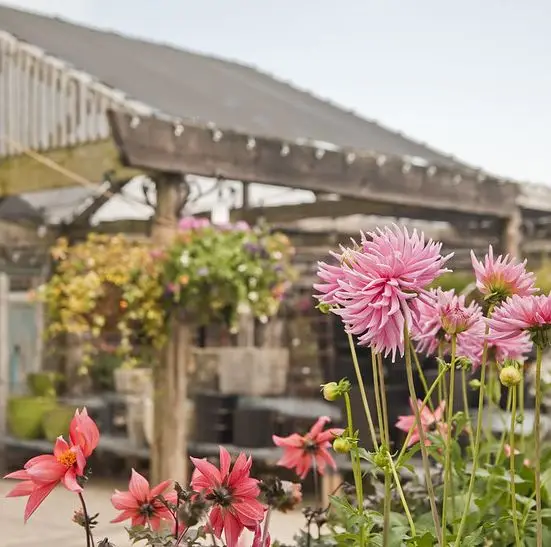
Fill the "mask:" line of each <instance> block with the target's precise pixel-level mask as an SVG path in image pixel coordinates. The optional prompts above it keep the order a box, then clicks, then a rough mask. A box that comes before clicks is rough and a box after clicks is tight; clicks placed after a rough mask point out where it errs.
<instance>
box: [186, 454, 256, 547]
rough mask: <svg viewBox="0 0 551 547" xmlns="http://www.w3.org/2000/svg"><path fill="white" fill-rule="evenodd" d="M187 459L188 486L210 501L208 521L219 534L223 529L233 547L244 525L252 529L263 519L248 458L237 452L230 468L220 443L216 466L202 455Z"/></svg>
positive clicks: (229, 545) (230, 545) (250, 462)
mask: <svg viewBox="0 0 551 547" xmlns="http://www.w3.org/2000/svg"><path fill="white" fill-rule="evenodd" d="M191 461H192V462H193V464H194V465H195V470H194V471H193V475H192V477H191V487H192V488H193V489H194V490H195V491H196V492H200V493H201V494H203V495H204V496H205V498H206V499H207V500H209V501H211V502H212V503H213V508H212V509H211V512H210V516H209V522H210V526H211V528H212V531H213V533H214V535H215V536H216V537H218V538H220V537H221V536H222V532H224V536H225V538H226V544H227V547H235V546H236V545H238V541H239V536H240V535H241V533H242V532H243V530H244V529H245V528H247V529H248V530H251V531H254V530H256V529H257V527H258V526H259V524H260V523H261V522H262V521H263V520H264V506H263V505H262V504H261V503H260V502H259V501H258V499H257V498H258V496H259V495H260V488H259V487H258V481H257V480H256V479H253V478H252V477H251V476H250V471H251V466H252V460H251V458H248V459H247V457H246V456H245V454H239V456H238V458H237V460H236V461H235V464H234V465H233V469H231V470H230V466H231V457H230V455H229V453H228V451H227V450H226V449H225V448H223V447H220V469H217V468H216V467H215V466H214V465H213V464H212V463H209V462H208V461H207V460H204V459H198V458H191Z"/></svg>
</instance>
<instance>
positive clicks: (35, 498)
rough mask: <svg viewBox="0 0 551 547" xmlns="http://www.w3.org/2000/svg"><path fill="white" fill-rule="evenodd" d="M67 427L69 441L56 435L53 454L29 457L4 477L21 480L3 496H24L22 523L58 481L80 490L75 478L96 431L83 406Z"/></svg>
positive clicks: (92, 447) (96, 438) (95, 439)
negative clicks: (21, 465) (25, 498)
mask: <svg viewBox="0 0 551 547" xmlns="http://www.w3.org/2000/svg"><path fill="white" fill-rule="evenodd" d="M69 430H70V441H71V442H70V444H69V443H68V442H67V441H65V439H63V437H58V438H57V440H56V442H55V445H54V450H53V454H42V455H40V456H36V457H34V458H31V459H30V460H29V461H28V462H27V463H26V464H25V465H24V466H23V469H21V470H19V471H15V472H14V473H10V474H9V475H6V476H5V477H4V478H5V479H16V480H20V481H22V482H20V483H19V484H17V485H16V486H15V488H13V489H12V490H10V492H8V494H7V497H8V498H15V497H27V496H28V498H29V499H28V500H27V504H26V506H25V513H24V519H25V522H26V521H27V520H29V518H30V517H31V515H32V514H33V513H34V512H35V511H36V510H37V509H38V507H39V506H40V504H41V503H42V502H43V501H44V500H45V499H46V497H47V496H48V495H49V494H50V493H51V492H52V490H53V489H54V488H55V487H56V486H57V485H58V484H63V486H65V488H67V490H70V491H71V492H75V493H80V492H82V486H81V485H80V484H79V480H78V479H79V478H81V477H83V475H84V470H85V467H86V458H88V457H89V456H90V455H91V454H92V452H93V451H94V450H95V448H96V446H97V444H98V442H99V431H98V428H97V426H96V424H95V422H94V421H93V420H92V419H91V418H90V417H89V416H88V413H87V412H86V409H85V408H84V409H83V410H82V412H79V411H78V410H77V412H76V413H75V416H74V418H73V419H72V420H71V424H70V427H69Z"/></svg>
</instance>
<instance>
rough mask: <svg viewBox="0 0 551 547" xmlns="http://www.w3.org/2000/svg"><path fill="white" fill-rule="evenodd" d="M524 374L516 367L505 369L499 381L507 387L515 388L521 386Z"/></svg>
mask: <svg viewBox="0 0 551 547" xmlns="http://www.w3.org/2000/svg"><path fill="white" fill-rule="evenodd" d="M521 380H522V374H521V372H520V370H519V369H518V368H517V367H515V366H514V365H509V366H507V367H503V368H502V369H501V372H500V373H499V381H500V382H501V383H502V384H503V385H504V386H506V387H514V386H517V385H518V384H520V381H521Z"/></svg>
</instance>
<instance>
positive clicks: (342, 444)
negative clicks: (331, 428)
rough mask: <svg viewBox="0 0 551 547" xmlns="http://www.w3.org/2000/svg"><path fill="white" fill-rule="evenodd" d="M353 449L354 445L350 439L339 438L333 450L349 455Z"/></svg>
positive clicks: (334, 443)
mask: <svg viewBox="0 0 551 547" xmlns="http://www.w3.org/2000/svg"><path fill="white" fill-rule="evenodd" d="M351 448H352V443H351V442H350V441H349V440H348V439H344V438H342V437H337V438H336V439H335V440H334V441H333V450H334V451H335V452H338V453H339V454H348V452H350V450H351Z"/></svg>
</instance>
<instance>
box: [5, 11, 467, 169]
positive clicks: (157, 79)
mask: <svg viewBox="0 0 551 547" xmlns="http://www.w3.org/2000/svg"><path fill="white" fill-rule="evenodd" d="M0 28H1V29H2V30H5V31H6V32H9V33H10V34H12V35H14V36H16V37H17V38H18V39H20V40H23V41H26V42H28V43H31V44H34V45H36V46H38V47H40V48H42V49H44V50H45V51H46V52H47V53H49V54H50V55H53V56H55V57H58V58H60V59H62V60H64V61H66V62H68V63H70V64H72V65H73V66H74V67H75V68H77V69H79V70H82V71H84V72H87V73H89V74H91V75H92V76H95V77H96V78H98V79H99V80H101V81H102V82H103V83H105V84H107V85H109V86H112V87H114V88H117V89H120V90H121V91H124V92H125V93H127V94H128V95H129V96H131V97H132V98H134V99H136V100H139V101H142V102H144V103H147V104H149V105H150V106H151V107H153V108H156V109H158V110H160V111H162V112H163V113H165V114H168V115H171V116H175V117H180V118H192V119H196V120H198V121H202V122H209V121H210V122H214V123H215V124H217V125H218V126H219V127H222V128H224V127H226V128H232V129H238V130H244V131H247V132H251V133H252V134H260V135H270V136H275V137H279V138H283V139H285V138H287V139H300V138H307V139H313V140H320V141H326V142H329V143H334V144H337V145H339V146H353V147H357V148H362V149H368V150H375V151H378V152H381V153H384V154H396V155H400V156H411V157H420V158H424V159H426V160H427V161H429V162H431V163H437V164H444V165H451V166H456V167H465V165H464V164H462V163H461V162H459V161H457V160H455V159H454V158H452V157H451V156H447V155H445V154H442V153H440V152H438V151H435V150H433V149H431V148H429V147H427V146H425V145H423V144H421V143H418V142H415V141H413V140H411V139H409V138H407V137H405V136H403V135H401V134H400V133H397V132H394V131H391V130H389V129H387V128H385V127H382V126H381V125H379V124H378V123H376V122H373V121H367V120H365V119H363V118H361V117H359V116H358V115H356V114H354V113H352V112H350V111H346V110H345V109H343V108H340V107H338V106H336V105H335V104H333V103H330V102H327V101H324V100H321V99H319V98H317V97H315V96H313V95H312V94H310V93H307V92H305V91H301V90H299V89H297V88H295V87H293V86H291V85H289V84H287V83H285V82H283V81H280V80H277V79H275V78H274V77H272V76H270V75H268V74H265V73H262V72H260V71H259V70H256V69H255V68H252V67H248V66H245V65H243V64H240V63H237V62H231V61H226V60H221V59H217V58H214V57H210V56H207V55H200V54H198V53H193V52H190V51H185V50H181V49H177V48H175V47H170V46H167V45H163V44H157V43H152V42H146V41H143V40H139V39H135V38H131V37H126V36H121V35H119V34H115V33H113V32H108V31H103V30H97V29H92V28H87V27H83V26H80V25H76V24H73V23H70V22H67V21H63V20H60V19H57V18H51V17H46V16H43V15H38V14H34V13H29V12H24V11H19V10H16V9H13V8H9V7H5V6H0Z"/></svg>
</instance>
